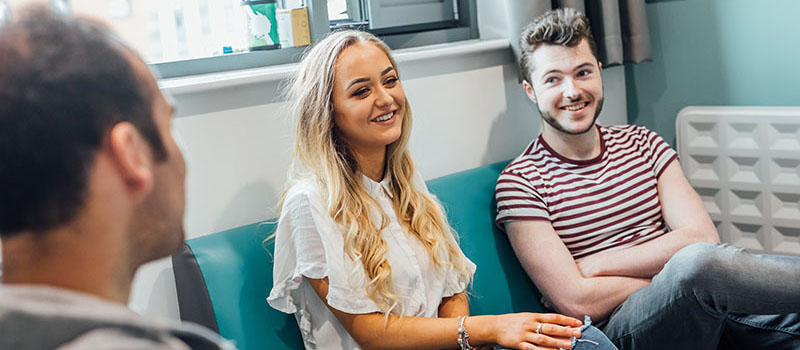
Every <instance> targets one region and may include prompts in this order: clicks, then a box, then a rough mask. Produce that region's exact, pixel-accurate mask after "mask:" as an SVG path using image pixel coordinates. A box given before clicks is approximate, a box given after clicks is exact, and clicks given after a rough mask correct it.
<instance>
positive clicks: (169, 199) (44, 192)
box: [0, 9, 231, 349]
mask: <svg viewBox="0 0 800 350" xmlns="http://www.w3.org/2000/svg"><path fill="white" fill-rule="evenodd" d="M172 113H173V107H172V106H171V105H170V104H169V103H168V102H167V101H166V100H165V98H164V96H163V95H162V94H161V92H160V91H159V89H158V86H157V85H156V81H155V79H154V78H153V76H152V74H151V73H150V71H149V69H148V67H147V65H145V63H144V62H143V61H142V60H141V59H140V58H139V57H137V56H136V55H135V54H134V53H133V52H132V51H131V49H129V48H128V47H126V46H125V45H124V44H122V43H121V42H119V41H118V40H117V39H116V37H115V36H114V35H113V34H111V33H109V32H108V31H107V30H106V29H105V28H101V27H100V26H98V25H96V24H93V23H90V22H87V21H84V20H77V19H72V18H66V17H61V16H58V15H55V14H53V13H51V12H50V11H48V10H46V9H31V10H29V12H27V13H23V14H21V15H19V14H15V17H14V20H12V21H11V22H9V23H5V24H2V25H0V193H2V195H0V198H2V200H1V201H0V238H1V239H2V256H3V260H2V268H3V276H2V278H3V284H2V286H0V348H1V349H55V348H59V349H62V348H63V349H222V348H231V347H230V345H229V343H227V342H224V341H223V340H222V339H220V337H219V336H218V335H215V334H214V333H213V332H211V331H209V330H207V329H205V328H202V327H200V326H191V325H183V326H181V325H178V324H172V323H171V322H167V321H164V320H152V319H146V318H143V317H141V316H139V315H137V314H135V313H134V312H132V311H131V310H129V309H127V308H126V307H125V304H126V303H127V301H128V295H129V293H130V287H131V281H132V279H133V276H134V273H135V272H136V270H137V269H138V267H139V266H141V265H142V264H144V263H146V262H148V261H151V260H154V259H158V258H161V257H165V256H168V255H170V254H172V253H174V252H176V251H177V250H178V249H179V248H180V247H181V244H182V243H183V238H184V232H183V211H184V179H185V172H186V168H185V164H184V161H183V157H182V156H181V152H180V150H179V149H178V147H177V145H176V144H175V141H174V140H173V138H172V136H171V133H170V123H171V121H170V120H171V117H172Z"/></svg>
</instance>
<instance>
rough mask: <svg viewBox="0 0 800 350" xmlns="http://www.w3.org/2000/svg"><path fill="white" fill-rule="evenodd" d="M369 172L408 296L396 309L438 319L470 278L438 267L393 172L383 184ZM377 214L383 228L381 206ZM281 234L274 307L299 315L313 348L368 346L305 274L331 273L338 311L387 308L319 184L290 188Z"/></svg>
mask: <svg viewBox="0 0 800 350" xmlns="http://www.w3.org/2000/svg"><path fill="white" fill-rule="evenodd" d="M362 178H363V181H362V183H363V186H364V187H365V189H366V190H367V192H368V193H369V194H370V195H372V196H373V198H375V199H376V200H377V202H378V203H379V204H380V206H381V209H383V212H384V213H385V214H386V217H387V219H388V220H389V225H388V226H387V227H386V228H385V229H384V230H383V232H382V235H383V238H384V239H385V240H386V245H387V253H386V254H387V258H388V260H389V264H390V265H391V266H392V281H393V282H394V288H395V292H396V293H398V294H399V295H401V296H403V298H402V300H401V302H400V305H398V307H396V308H395V309H394V310H393V311H392V313H393V314H398V315H404V316H416V317H438V310H439V305H440V303H441V302H442V298H445V297H450V296H453V295H454V294H457V293H460V292H462V291H464V290H465V289H466V283H467V281H466V280H460V279H459V278H458V274H457V273H456V272H455V271H452V270H447V271H444V270H441V269H437V268H436V267H435V265H434V264H433V261H432V260H431V258H430V256H429V254H428V252H427V250H426V249H425V246H423V244H422V242H421V241H420V240H419V239H418V238H416V237H415V236H413V235H410V234H408V232H407V231H406V230H405V229H404V228H403V226H402V225H400V224H399V223H398V222H397V217H396V215H395V211H394V209H393V207H392V201H391V196H392V191H391V187H390V186H389V182H390V177H389V176H387V177H386V178H385V179H383V181H381V182H380V183H378V182H375V181H373V180H371V179H369V178H368V177H366V176H362ZM414 180H416V181H415V185H416V186H417V187H418V188H420V189H421V190H423V191H425V192H427V191H428V189H427V187H425V183H424V182H423V181H422V179H421V177H419V176H416V177H415V179H414ZM373 220H374V221H375V223H376V226H377V227H380V225H379V224H380V216H379V215H378V214H377V211H375V212H374V213H373ZM276 233H277V235H276V241H275V256H274V261H275V264H274V267H273V278H274V282H273V286H272V291H271V292H270V295H269V297H268V298H267V302H268V303H269V305H270V306H272V307H273V308H275V309H277V310H279V311H282V312H285V313H293V314H294V315H295V317H296V318H297V324H298V326H299V327H300V332H301V333H302V336H303V342H304V343H305V347H306V349H361V348H360V347H359V346H358V344H357V343H356V341H355V340H354V339H353V337H351V336H350V334H349V333H348V332H347V331H346V330H345V329H344V327H343V326H342V325H341V324H340V323H339V321H338V320H337V319H336V317H335V316H334V315H333V313H332V312H331V311H330V310H329V309H328V308H327V307H326V306H325V304H324V303H323V302H322V300H321V299H320V298H319V296H318V295H317V294H316V292H314V290H313V289H312V288H311V285H310V284H309V283H308V281H307V280H306V279H305V278H304V277H307V278H313V279H321V278H325V277H328V282H329V288H328V296H327V301H328V305H330V306H331V307H333V308H336V309H337V310H340V311H343V312H346V313H351V314H365V313H373V312H380V311H381V309H380V308H379V307H378V305H376V304H375V303H374V302H373V301H372V299H370V298H369V297H368V296H367V292H366V285H367V283H366V281H367V278H366V274H365V273H364V269H363V267H362V266H361V265H360V264H358V265H356V263H355V262H354V261H353V260H352V259H350V257H349V256H348V255H347V254H345V253H344V233H345V230H344V228H343V227H341V225H339V224H337V223H335V222H334V221H333V219H332V218H331V217H330V215H328V210H327V209H326V207H325V200H324V199H323V198H322V197H321V196H320V194H319V189H318V188H317V186H316V184H314V183H312V182H310V181H307V182H299V183H297V184H295V185H293V186H292V187H291V188H290V189H289V191H288V193H287V195H286V200H285V201H284V204H283V209H282V211H281V216H280V218H279V221H278V227H277V231H276ZM451 239H455V238H453V237H452V236H451ZM462 254H463V253H462ZM467 265H468V269H469V272H470V274H474V273H475V264H473V263H472V262H471V261H469V260H467Z"/></svg>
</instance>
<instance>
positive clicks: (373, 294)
mask: <svg viewBox="0 0 800 350" xmlns="http://www.w3.org/2000/svg"><path fill="white" fill-rule="evenodd" d="M356 43H372V44H374V45H375V46H377V47H378V48H380V49H381V50H383V52H384V53H385V54H386V56H387V57H388V58H389V60H390V61H391V63H392V66H393V67H394V68H395V70H397V63H396V62H395V60H394V58H393V57H392V56H391V54H390V50H389V48H388V47H387V46H386V44H384V43H383V42H382V41H381V40H380V39H378V38H377V37H375V36H374V35H372V34H369V33H365V32H361V31H355V30H345V31H338V32H334V33H331V34H330V35H329V36H328V37H326V38H325V39H323V40H322V41H320V42H319V43H317V44H316V45H315V46H314V47H312V48H311V49H310V50H309V51H307V52H306V54H305V55H304V57H303V59H302V61H301V62H300V67H299V71H298V72H297V74H296V76H294V79H293V80H292V82H291V86H290V89H289V101H291V114H292V116H293V117H294V118H295V127H296V130H295V131H296V140H295V150H294V160H293V161H292V165H291V168H290V170H289V175H288V181H287V189H288V188H290V187H291V186H292V184H294V183H295V182H296V181H299V180H311V181H313V182H314V183H316V184H317V185H318V187H319V188H320V189H321V194H322V197H323V198H324V199H325V200H326V206H327V209H328V212H329V214H330V216H331V217H332V218H333V220H334V221H335V222H336V223H338V224H340V225H342V227H344V228H346V231H345V232H344V252H345V253H346V254H347V256H349V257H350V258H351V259H353V261H355V262H356V263H359V262H360V263H361V265H362V266H363V268H364V272H365V274H366V276H367V278H368V284H367V295H368V296H369V297H370V298H371V299H372V300H373V301H374V302H375V303H376V304H377V305H378V306H379V307H380V308H381V310H383V312H384V313H386V314H389V313H391V312H392V310H394V309H395V307H396V306H397V305H399V304H400V300H401V299H402V298H403V296H401V295H398V294H396V293H395V290H394V287H393V283H392V267H391V265H390V264H389V261H388V260H387V257H386V250H387V247H386V241H385V240H384V239H383V236H382V235H381V231H382V230H383V229H384V228H386V226H387V225H388V219H387V217H386V213H384V212H383V211H382V210H381V207H380V205H379V204H378V202H377V201H376V200H375V199H374V198H372V197H371V196H370V195H369V194H368V193H367V192H366V190H365V189H364V188H363V187H362V184H361V178H362V177H361V175H360V174H359V172H358V163H357V162H356V160H355V158H354V156H353V154H352V153H351V151H350V150H349V149H348V147H347V144H346V142H345V141H344V140H343V139H341V137H342V136H341V134H340V132H339V131H338V130H337V128H336V125H335V123H334V113H333V110H334V109H333V99H332V92H333V86H334V73H335V72H334V70H335V67H336V61H337V58H338V57H339V55H340V54H341V52H342V51H343V50H344V49H345V48H347V47H349V46H351V45H353V44H356ZM398 74H399V73H398ZM403 110H404V111H405V112H404V115H403V124H402V126H401V130H402V131H401V136H400V138H399V139H398V140H397V141H395V142H393V143H391V144H390V145H388V146H387V150H386V168H387V169H386V170H387V171H388V172H389V174H391V187H392V191H393V193H394V195H393V196H392V197H393V198H392V202H393V203H392V204H393V207H394V210H395V213H396V215H397V219H398V221H399V222H400V223H401V224H402V225H403V226H404V227H405V228H406V229H407V230H408V232H409V233H410V234H412V235H414V236H416V237H418V238H419V240H420V241H421V242H422V244H423V245H424V246H425V248H426V249H427V251H428V253H429V254H430V257H431V260H432V261H433V263H434V265H435V266H436V267H437V269H441V270H440V271H445V272H446V273H456V274H458V278H459V281H463V282H465V283H469V282H470V281H471V279H472V276H471V274H470V271H469V270H468V268H467V263H466V259H465V257H464V256H463V254H462V253H461V250H460V249H459V247H458V246H457V243H456V241H455V239H454V237H453V234H454V233H453V232H451V229H450V225H449V224H448V223H447V219H446V217H445V215H444V211H443V209H442V207H441V205H440V204H439V202H438V201H437V200H436V199H435V198H434V197H433V196H431V195H429V194H428V193H426V192H425V191H421V190H420V189H418V188H417V187H415V186H414V184H413V177H414V171H415V170H414V162H413V161H412V160H411V157H410V156H409V152H408V149H407V144H408V138H409V135H410V133H411V107H410V106H409V104H408V100H406V104H405V108H404V109H403ZM284 195H285V193H284ZM281 206H282V205H281ZM371 212H372V213H374V212H378V213H380V216H381V218H380V219H381V220H380V227H376V225H375V223H374V221H373V220H374V219H375V218H374V217H371V215H370V213H371Z"/></svg>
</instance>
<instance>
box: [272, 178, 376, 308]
mask: <svg viewBox="0 0 800 350" xmlns="http://www.w3.org/2000/svg"><path fill="white" fill-rule="evenodd" d="M276 232H277V234H276V241H275V255H274V256H275V264H274V267H273V268H274V270H273V277H274V280H273V288H272V291H271V292H270V296H269V297H268V298H267V301H268V303H269V304H270V306H272V307H273V308H275V309H277V310H279V311H282V312H286V313H297V312H298V310H301V309H303V308H304V305H306V303H305V302H304V301H303V300H302V298H303V295H308V294H304V293H303V291H302V290H300V289H301V286H303V284H304V283H307V282H306V281H304V278H312V279H322V278H325V277H327V278H328V283H329V288H328V295H327V302H328V305H330V306H331V307H333V308H335V309H338V310H340V311H343V312H347V313H351V314H363V313H372V312H379V311H380V308H379V307H378V306H377V305H376V304H375V302H373V301H372V299H370V298H369V297H368V296H367V294H366V281H367V279H366V277H365V274H364V271H363V268H362V267H361V265H358V266H357V268H356V264H355V263H354V262H353V261H352V259H350V258H349V257H348V256H346V254H344V238H343V236H342V233H341V232H340V231H338V230H337V229H336V225H335V223H334V222H333V221H332V219H330V218H329V216H328V215H327V212H326V211H325V209H324V207H323V206H322V205H321V201H320V200H318V199H317V197H316V196H315V195H314V194H313V193H309V191H302V190H301V191H292V190H290V192H289V194H287V198H286V201H285V203H284V207H283V210H282V213H281V217H280V219H279V221H278V228H277V231H276ZM302 314H305V313H301V315H302ZM301 323H302V322H301Z"/></svg>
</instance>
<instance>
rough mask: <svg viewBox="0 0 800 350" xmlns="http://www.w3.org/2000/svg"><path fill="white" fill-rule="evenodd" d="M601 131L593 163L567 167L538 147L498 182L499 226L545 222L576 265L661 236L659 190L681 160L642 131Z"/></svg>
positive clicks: (548, 150) (565, 161) (540, 141)
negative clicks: (675, 162)
mask: <svg viewBox="0 0 800 350" xmlns="http://www.w3.org/2000/svg"><path fill="white" fill-rule="evenodd" d="M598 129H599V131H600V142H601V153H600V155H599V156H598V157H597V158H595V159H591V160H584V161H576V160H570V159H567V158H565V157H564V156H562V155H560V154H558V153H556V152H555V151H554V150H553V149H552V148H551V147H550V146H549V145H548V144H547V143H546V142H545V141H544V139H543V138H542V137H541V136H539V138H537V139H535V140H534V141H533V142H532V143H531V144H530V145H529V146H528V147H527V149H526V150H525V152H524V153H523V154H522V155H520V156H519V157H517V158H516V159H515V160H514V161H513V162H511V164H509V165H508V166H507V167H506V169H505V170H504V171H503V172H502V173H501V174H500V178H499V179H498V180H497V187H496V189H495V197H496V199H497V220H496V223H497V225H498V226H500V227H501V228H503V225H504V224H505V223H506V222H509V221H515V220H544V221H549V222H550V223H551V224H552V225H553V229H555V231H556V232H557V233H558V235H559V237H561V240H562V241H563V242H564V244H565V245H566V246H567V248H568V249H569V251H570V253H572V256H573V258H575V259H580V258H582V257H586V256H588V255H591V254H595V253H598V252H602V251H605V250H610V249H622V248H627V247H631V246H635V245H637V244H641V243H644V242H646V241H649V240H651V239H653V238H656V237H658V236H661V235H663V234H664V233H666V232H667V231H668V229H667V226H666V223H665V222H664V218H663V217H662V216H661V205H660V203H659V200H658V191H657V188H656V184H657V181H658V177H659V176H661V173H662V172H663V171H664V169H665V168H666V167H667V165H669V163H670V162H672V160H674V159H676V158H677V156H678V154H677V153H676V152H675V150H673V149H672V148H670V146H669V145H668V144H667V143H666V142H664V140H663V139H662V138H661V137H660V136H658V134H656V133H655V132H652V131H650V130H648V129H647V128H645V127H643V126H635V125H625V126H611V127H605V126H598ZM532 234H535V232H532Z"/></svg>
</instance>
